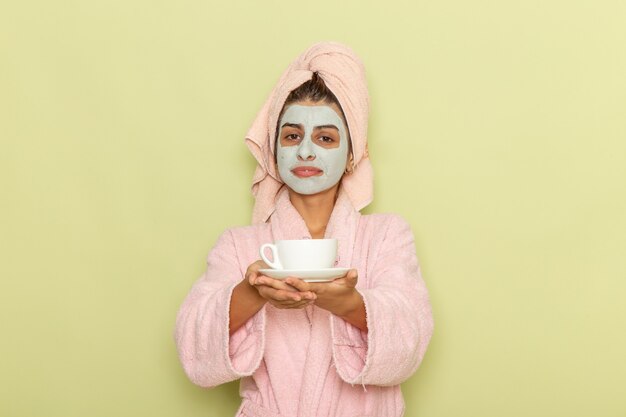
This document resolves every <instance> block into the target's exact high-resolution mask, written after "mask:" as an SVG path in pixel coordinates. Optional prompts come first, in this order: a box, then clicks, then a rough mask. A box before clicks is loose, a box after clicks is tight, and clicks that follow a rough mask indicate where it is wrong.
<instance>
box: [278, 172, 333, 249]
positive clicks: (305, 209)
mask: <svg viewBox="0 0 626 417" xmlns="http://www.w3.org/2000/svg"><path fill="white" fill-rule="evenodd" d="M338 189H339V184H337V185H335V186H334V187H332V188H330V189H328V190H326V191H322V192H321V193H317V194H313V195H305V194H298V193H297V192H295V191H293V190H292V189H289V200H290V201H291V204H292V205H293V206H294V207H295V209H296V210H297V211H298V213H299V214H300V216H302V218H303V219H304V223H306V227H307V229H309V233H310V234H311V237H312V238H313V239H322V238H324V233H325V232H326V226H327V225H328V221H329V220H330V215H331V214H332V212H333V208H334V207H335V201H336V200H337V192H338Z"/></svg>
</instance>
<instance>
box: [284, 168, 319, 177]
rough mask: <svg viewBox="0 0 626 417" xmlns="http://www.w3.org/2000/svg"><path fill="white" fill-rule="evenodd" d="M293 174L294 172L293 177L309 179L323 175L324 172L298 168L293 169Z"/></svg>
mask: <svg viewBox="0 0 626 417" xmlns="http://www.w3.org/2000/svg"><path fill="white" fill-rule="evenodd" d="M291 172H293V175H295V176H296V177H300V178H308V177H314V176H316V175H322V173H323V172H324V171H322V170H321V169H319V168H315V167H296V168H294V169H292V170H291Z"/></svg>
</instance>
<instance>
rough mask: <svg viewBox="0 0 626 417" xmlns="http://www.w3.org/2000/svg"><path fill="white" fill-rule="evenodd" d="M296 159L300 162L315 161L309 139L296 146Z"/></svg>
mask: <svg viewBox="0 0 626 417" xmlns="http://www.w3.org/2000/svg"><path fill="white" fill-rule="evenodd" d="M298 159H299V160H301V161H312V160H314V159H315V152H314V151H313V144H312V143H311V139H310V138H305V139H304V140H303V141H302V142H301V143H300V145H299V146H298Z"/></svg>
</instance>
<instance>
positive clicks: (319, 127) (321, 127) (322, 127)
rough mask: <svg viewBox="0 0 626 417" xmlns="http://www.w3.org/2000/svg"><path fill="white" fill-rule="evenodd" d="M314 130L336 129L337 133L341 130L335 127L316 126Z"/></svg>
mask: <svg viewBox="0 0 626 417" xmlns="http://www.w3.org/2000/svg"><path fill="white" fill-rule="evenodd" d="M314 129H335V130H337V131H339V128H338V127H337V126H335V125H321V126H315V127H314Z"/></svg>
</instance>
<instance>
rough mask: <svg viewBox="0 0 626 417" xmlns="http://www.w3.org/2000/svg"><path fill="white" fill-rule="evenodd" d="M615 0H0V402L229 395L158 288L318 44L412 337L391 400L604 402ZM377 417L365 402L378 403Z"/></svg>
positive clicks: (217, 223) (413, 403) (613, 245)
mask: <svg viewBox="0 0 626 417" xmlns="http://www.w3.org/2000/svg"><path fill="white" fill-rule="evenodd" d="M624 22H626V3H625V2H623V1H621V0H614V1H610V0H601V1H598V0H594V1H591V0H578V1H565V0H561V1H555V0H548V1H546V0H541V1H539V0H529V1H486V0H478V1H471V2H469V1H463V0H443V1H436V2H434V1H430V2H427V1H421V0H420V1H384V2H383V1H378V2H371V1H342V2H335V1H328V0H322V1H316V2H314V3H311V2H296V1H264V2H261V1H256V2H253V1H230V2H226V1H220V2H215V1H199V0H194V1H190V0H183V1H146V0H141V1H139V0H132V1H128V0H126V1H121V0H117V1H111V0H108V1H95V0H94V1H61V2H46V1H29V0H26V1H19V2H18V1H14V2H8V1H7V2H3V3H2V4H1V5H0V60H1V61H0V141H1V144H0V145H1V147H0V199H1V201H0V203H1V204H0V210H1V214H0V256H1V259H2V260H1V262H0V279H1V281H0V282H1V287H0V317H1V321H0V334H1V335H2V341H1V342H0V358H1V359H0V415H2V416H3V417H4V416H6V417H26V416H28V417H30V416H46V417H57V416H58V417H61V416H63V417H78V416H81V417H83V416H90V417H99V416H102V417H104V416H151V417H152V416H153V417H156V416H172V417H173V416H198V417H199V416H229V415H233V414H234V411H235V410H236V408H237V406H238V403H239V400H238V395H237V385H236V384H234V383H233V384H228V385H226V386H222V387H219V388H216V389H213V390H203V389H201V388H198V387H195V386H193V385H192V384H191V383H190V382H189V381H188V380H187V379H186V377H185V376H184V374H183V372H182V369H181V367H180V365H179V364H178V360H177V357H176V351H175V347H174V343H173V336H172V334H173V327H174V320H175V316H176V311H177V309H178V306H179V305H180V303H181V302H182V300H183V298H184V296H185V294H186V293H187V291H188V290H189V289H190V287H191V284H192V283H193V281H195V279H197V278H198V277H199V276H200V275H201V273H202V272H203V270H204V267H205V258H206V255H207V253H208V251H209V249H210V248H211V247H212V245H213V243H214V242H215V239H216V238H217V236H218V234H219V233H220V232H221V231H222V230H224V229H225V228H227V227H231V226H236V225H245V224H248V223H249V221H250V215H251V210H252V197H251V195H250V192H249V187H250V180H251V178H252V173H253V170H254V161H253V158H252V157H251V156H250V155H249V154H248V153H247V150H246V147H245V146H244V142H243V137H244V135H245V133H246V131H247V129H248V128H249V126H250V124H251V123H252V120H253V119H254V116H255V115H256V112H257V111H258V110H259V109H260V107H261V105H262V103H263V102H264V101H265V99H266V97H267V94H268V93H269V91H270V89H271V88H272V87H273V85H274V84H275V82H276V81H277V80H278V77H279V75H280V73H281V72H282V71H283V70H284V68H286V66H287V65H288V64H289V63H290V62H291V60H292V59H294V58H295V57H296V56H297V55H298V54H299V53H300V52H302V51H303V50H304V49H306V48H307V47H308V46H309V45H311V44H312V43H314V42H317V41H320V40H336V41H340V42H344V43H347V44H348V45H350V46H351V47H352V48H353V49H354V50H355V51H356V52H357V53H358V54H359V56H360V57H361V58H362V60H363V61H364V63H365V66H366V68H367V71H368V82H369V87H370V93H371V103H372V105H371V116H370V134H369V140H370V153H371V157H372V162H373V164H374V169H375V174H376V183H375V202H374V203H373V205H372V206H371V207H370V208H368V209H367V210H366V212H396V213H400V214H401V215H403V216H404V217H405V218H406V219H407V220H408V221H409V222H410V223H411V225H412V227H413V231H414V233H415V236H416V243H417V251H418V256H419V258H420V260H421V263H422V268H423V273H424V278H425V280H426V282H427V285H428V288H429V290H430V293H431V301H432V305H433V310H434V317H435V334H434V337H433V339H432V343H431V345H430V349H429V351H428V352H427V355H426V357H425V360H424V362H423V364H422V367H421V368H420V370H419V371H418V372H417V373H416V374H415V376H414V377H412V378H411V379H410V380H409V381H408V382H406V383H405V384H403V387H402V388H403V391H404V394H405V398H406V402H407V412H406V416H409V417H411V416H424V417H450V416H464V417H474V416H475V417H490V416H494V417H495V416H508V417H516V416H520V417H522V416H524V417H525V416H530V415H532V416H568V417H588V416H602V417H606V416H615V417H617V416H624V415H626V400H624V397H623V394H624V387H625V386H626V361H625V360H624V352H626V332H624V328H625V323H626V303H625V302H624V300H625V299H626V260H625V252H626V214H625V213H626V184H625V183H626V121H625V120H626V119H625V115H626V77H625V76H624V74H626V46H625V45H626V25H625V24H624ZM379 417H386V416H379Z"/></svg>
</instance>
